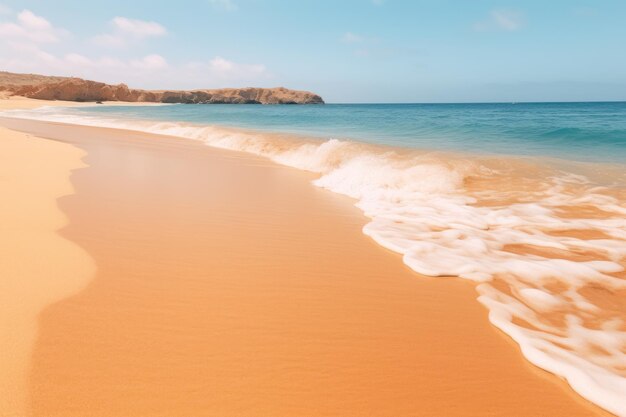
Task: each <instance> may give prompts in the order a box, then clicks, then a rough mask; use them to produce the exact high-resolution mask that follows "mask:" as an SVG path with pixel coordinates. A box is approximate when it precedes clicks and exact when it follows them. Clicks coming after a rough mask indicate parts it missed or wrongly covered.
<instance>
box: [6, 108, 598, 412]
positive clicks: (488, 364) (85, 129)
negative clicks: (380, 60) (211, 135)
mask: <svg viewBox="0 0 626 417" xmlns="http://www.w3.org/2000/svg"><path fill="white" fill-rule="evenodd" d="M0 103H2V104H4V103H12V104H10V105H11V106H13V107H14V108H16V107H18V106H19V104H16V103H18V101H14V100H7V101H0ZM28 103H32V101H29V102H28ZM35 103H36V104H38V102H35ZM45 104H46V105H47V104H49V103H48V102H46V103H45ZM25 105H29V106H30V105H31V104H25ZM7 106H9V104H7ZM33 106H34V104H33ZM0 125H1V126H4V127H3V128H2V131H1V136H0V146H1V147H2V151H1V152H0V155H2V157H3V158H5V159H6V161H5V160H3V164H2V169H3V171H2V179H3V181H2V183H1V184H2V187H3V188H2V191H1V192H2V193H3V194H4V195H7V196H9V197H8V198H7V199H6V200H5V201H10V202H11V203H10V204H5V205H4V207H3V212H2V221H3V223H2V224H3V230H4V229H6V230H9V229H14V232H13V233H12V234H7V233H4V232H3V237H2V239H3V242H2V245H3V248H6V249H3V250H5V253H8V256H7V257H6V258H5V259H7V260H11V262H8V261H7V262H3V263H2V265H1V267H2V275H3V276H10V277H13V278H14V279H12V280H10V281H8V282H9V283H10V284H9V285H10V290H11V291H12V292H9V293H7V292H5V291H2V293H3V296H6V300H4V299H3V303H2V305H3V308H5V309H6V311H7V312H9V314H10V315H4V314H3V318H5V317H9V318H10V320H8V321H6V322H4V323H3V333H4V332H5V331H6V332H7V333H8V334H11V335H14V336H15V341H14V342H13V341H12V342H10V343H11V344H10V347H11V348H12V349H13V351H14V352H16V353H15V354H14V355H12V356H8V357H7V356H3V359H1V361H2V362H1V363H0V366H1V367H2V369H3V370H4V369H9V370H10V371H11V372H10V373H8V372H2V375H14V376H12V377H11V378H10V379H8V378H4V379H3V380H2V386H3V388H2V393H3V394H4V393H8V395H2V396H1V397H2V398H4V399H5V400H3V401H2V403H1V407H2V408H1V409H0V412H1V413H2V414H3V415H9V416H11V415H15V416H21V415H25V416H64V417H65V416H67V417H71V416H85V415H93V416H121V415H124V416H148V415H149V416H187V415H206V416H216V415H223V416H294V415H298V416H364V415H371V416H424V415H431V416H437V415H446V416H457V415H458V416H489V415H491V416H502V415H507V416H529V415H546V416H549V415H568V416H589V415H598V416H601V415H609V414H608V413H606V412H605V411H603V410H601V409H600V408H599V407H597V406H596V405H593V404H592V403H590V402H589V401H587V400H585V399H583V398H582V397H580V396H579V395H578V394H576V393H575V392H574V391H573V390H572V389H571V388H570V387H569V386H568V385H567V384H566V383H565V382H564V381H562V380H561V379H559V378H557V377H555V376H554V375H552V374H550V373H548V372H545V371H543V370H541V369H539V368H537V367H535V366H533V365H532V364H530V363H529V362H528V361H526V360H525V359H524V357H523V355H522V353H521V352H520V348H519V346H518V345H517V344H516V343H514V342H513V341H512V340H511V339H510V338H509V336H507V335H505V334H504V333H502V332H501V331H500V330H498V329H497V328H496V327H494V326H492V325H491V324H490V322H489V319H488V310H487V309H486V308H484V307H483V306H482V305H481V304H480V303H478V302H476V289H475V288H476V284H475V283H473V282H470V281H467V280H463V279H460V278H452V277H449V278H445V279H441V278H432V277H426V276H423V275H419V274H417V273H415V272H414V271H412V270H411V269H410V268H409V267H407V266H406V265H405V264H404V263H403V262H402V257H401V256H400V255H399V254H397V253H393V252H392V251H389V250H387V249H384V248H382V247H381V246H379V245H377V244H376V243H375V242H374V240H372V239H371V238H370V237H368V236H366V235H365V234H363V227H364V226H365V225H366V224H367V223H368V219H367V218H366V217H365V216H364V215H363V213H362V212H361V211H360V210H359V209H357V208H356V207H354V200H353V199H352V198H349V197H347V196H344V195H339V194H335V193H332V192H330V191H328V190H325V189H322V188H318V187H315V186H314V185H313V184H312V183H311V182H312V181H313V180H315V179H316V178H317V177H318V174H315V173H311V172H304V171H299V170H296V169H293V168H290V167H287V166H281V165H278V164H276V163H273V162H271V161H269V160H268V159H266V158H262V157H260V156H255V155H251V154H244V153H241V152H236V151H231V150H223V149H215V148H210V147H207V146H205V145H204V144H203V143H202V142H198V141H192V140H188V139H181V138H175V137H170V136H156V135H153V134H150V133H144V132H136V131H129V130H121V129H110V128H102V127H92V126H75V125H69V124H62V123H52V122H43V121H33V120H28V121H27V120H9V119H1V120H0ZM9 129H10V130H9ZM20 132H26V133H20ZM5 162H6V163H5ZM9 162H10V164H9ZM34 167H36V169H34ZM17 178H20V179H21V181H22V182H16V179H17ZM19 222H21V223H19ZM17 225H21V226H19V227H16V226H17ZM31 232H32V234H28V233H31ZM30 236H32V237H30ZM20 239H22V240H24V245H15V244H14V242H16V241H21V240H20ZM33 259H36V260H37V261H38V262H37V263H35V262H33ZM26 265H35V267H33V270H32V271H31V270H24V269H23V268H24V267H25V266H26ZM4 283H5V282H3V284H4ZM51 287H54V288H52V289H49V288H51ZM43 289H45V291H42V290H43ZM42 293H44V294H43V295H45V296H42ZM12 294H16V295H15V296H13V295H12ZM14 317H15V318H19V320H16V319H13V318H14ZM14 378H15V379H14ZM13 380H15V381H18V382H19V383H15V384H13V383H12V381H13ZM7 398H8V399H9V400H8V401H7V400H6V399H7Z"/></svg>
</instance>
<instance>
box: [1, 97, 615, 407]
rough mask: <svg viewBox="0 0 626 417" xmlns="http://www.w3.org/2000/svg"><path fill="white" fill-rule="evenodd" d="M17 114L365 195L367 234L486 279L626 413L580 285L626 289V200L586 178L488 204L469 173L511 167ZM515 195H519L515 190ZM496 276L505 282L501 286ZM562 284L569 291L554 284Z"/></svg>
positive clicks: (561, 176) (54, 113)
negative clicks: (263, 162) (206, 151)
mask: <svg viewBox="0 0 626 417" xmlns="http://www.w3.org/2000/svg"><path fill="white" fill-rule="evenodd" d="M8 113H9V112H5V113H4V115H5V116H6V115H8ZM11 115H12V116H13V117H26V118H37V119H42V120H52V121H60V122H69V123H77V124H87V125H96V126H107V127H116V128H125V129H135V130H141V131H146V132H151V133H157V134H162V135H172V136H180V137H185V138H190V139H195V140H201V141H204V142H205V143H206V144H207V145H211V146H215V147H220V148H226V149H233V150H238V151H245V152H251V153H254V154H257V155H261V156H265V157H268V158H270V159H271V160H273V161H276V162H278V163H281V164H284V165H288V166H292V167H295V168H299V169H303V170H307V171H312V172H317V173H319V174H320V176H319V178H318V179H316V180H315V181H314V183H315V185H317V186H319V187H322V188H325V189H328V190H331V191H333V192H337V193H340V194H344V195H347V196H350V197H352V198H354V199H356V200H357V203H356V204H357V206H358V207H359V208H360V209H361V210H363V212H364V213H365V215H366V216H367V217H369V219H370V221H369V223H368V224H367V225H366V226H365V227H364V233H365V234H367V235H368V236H371V237H372V239H374V240H375V241H376V242H378V243H379V244H380V245H382V246H384V247H386V248H388V249H390V250H393V251H396V252H398V253H401V254H402V255H403V260H404V262H405V263H406V264H407V265H408V266H409V267H411V268H412V269H413V270H415V271H416V272H418V273H421V274H424V275H430V276H458V277H461V278H465V279H469V280H473V281H476V282H479V283H480V285H478V286H477V290H478V293H479V301H480V302H481V303H482V304H484V305H485V306H486V307H487V308H488V309H489V319H490V321H491V323H493V324H494V325H495V326H496V327H498V328H499V329H501V330H502V331H504V332H505V333H506V334H508V335H509V336H510V337H512V338H513V339H514V340H515V341H516V342H517V343H518V344H519V345H520V347H521V350H522V352H523V354H524V356H525V357H526V358H527V359H528V360H529V361H530V362H532V363H533V364H535V365H537V366H539V367H541V368H543V369H545V370H547V371H549V372H552V373H554V374H556V375H558V376H560V377H562V378H564V379H566V380H567V382H568V383H569V384H570V385H571V387H572V388H573V389H574V390H575V391H577V392H578V393H579V394H580V395H582V396H583V397H585V398H587V399H588V400H590V401H592V402H594V403H596V404H597V405H599V406H601V407H603V408H604V409H606V410H608V411H610V412H612V413H615V414H617V415H620V416H626V369H625V368H626V353H625V352H626V332H625V331H624V330H623V329H624V323H622V321H621V319H620V318H619V317H616V316H615V315H614V314H613V315H612V314H611V312H610V311H603V310H602V308H601V306H597V305H595V304H593V302H591V301H590V300H588V299H586V298H585V297H583V296H582V295H581V293H580V290H581V289H582V288H584V287H586V286H599V287H601V288H605V289H607V290H609V291H614V290H619V289H624V288H626V282H625V281H624V280H622V279H620V278H617V277H616V276H614V275H612V274H613V273H615V272H620V271H622V270H623V266H622V264H623V262H624V258H625V257H626V218H625V215H626V207H625V206H624V202H623V201H620V200H618V199H617V198H615V197H614V196H611V195H609V194H610V193H606V192H605V191H607V190H606V189H604V188H602V187H596V186H594V185H593V184H590V183H589V181H588V180H587V179H586V178H585V177H583V176H580V175H575V174H571V173H556V172H555V173H554V175H553V176H552V177H547V178H544V179H543V180H542V181H538V182H537V188H535V189H533V193H532V196H533V198H532V199H531V201H528V200H529V199H528V198H526V199H525V200H524V199H521V200H520V201H518V202H516V203H511V204H496V205H493V206H479V205H476V204H475V203H476V202H477V199H489V198H492V197H493V198H495V197H498V193H501V192H502V190H498V189H488V188H487V189H483V190H481V191H480V192H476V193H474V194H472V193H471V192H468V190H467V189H466V188H465V181H466V180H467V179H468V178H471V177H481V178H490V177H493V178H494V179H497V178H499V176H502V175H506V174H503V173H501V172H497V171H494V170H493V169H491V168H489V167H486V166H484V165H482V164H481V163H479V162H477V161H476V160H470V159H463V158H458V157H441V156H436V155H431V154H428V153H417V152H414V153H410V152H407V153H398V152H393V151H391V150H381V149H376V148H372V147H368V146H365V145H362V144H358V143H355V142H349V141H340V140H335V139H331V140H328V141H325V142H310V141H302V142H299V141H283V142H277V141H276V140H275V138H268V137H267V136H265V135H262V134H254V133H246V132H236V131H232V130H224V129H219V128H215V127H211V126H193V125H185V124H180V123H171V122H147V121H129V120H119V119H103V118H94V117H91V116H82V115H81V116H78V115H73V114H63V113H59V110H55V109H45V110H40V111H35V112H33V111H29V112H12V114H11ZM506 191H507V193H508V194H509V195H513V196H515V195H516V192H515V190H506ZM517 195H518V196H519V195H520V194H519V192H518V193H517ZM580 205H585V206H591V207H594V208H596V209H599V210H603V211H604V212H606V213H608V215H607V216H605V217H604V218H597V217H596V218H593V217H585V216H584V215H580V216H577V217H571V216H570V217H563V216H559V215H558V214H559V211H560V210H561V209H562V208H563V207H577V206H580ZM567 230H585V231H592V232H600V233H602V234H604V235H606V236H607V237H606V238H602V239H583V238H577V237H555V236H554V235H552V234H551V232H559V231H567ZM507 245H526V246H532V247H534V248H538V249H541V250H545V251H550V250H554V251H557V253H565V254H572V255H573V254H575V253H579V252H581V251H585V252H586V253H589V254H592V255H589V256H592V259H586V258H585V260H576V259H577V258H576V257H575V256H562V257H558V256H543V255H540V254H537V252H535V253H514V252H513V251H509V250H506V249H507ZM539 253H541V252H539ZM495 279H497V280H498V282H499V285H502V284H504V285H505V286H506V290H501V289H498V288H501V287H499V286H496V285H494V280H495ZM555 282H557V283H558V284H559V286H560V287H562V288H564V290H563V291H561V292H555V291H554V290H553V291H550V290H549V288H550V284H551V283H552V284H554V283H555ZM550 312H556V313H559V312H561V313H562V316H563V317H564V320H563V323H562V324H560V325H555V324H554V323H553V322H551V321H549V320H546V316H545V315H546V314H547V313H550ZM590 319H592V320H595V322H599V323H600V324H599V325H598V326H597V327H598V328H596V329H592V328H589V327H587V326H586V325H585V322H586V320H590ZM522 323H527V325H523V324H522ZM594 347H595V348H594ZM598 347H599V348H601V349H598Z"/></svg>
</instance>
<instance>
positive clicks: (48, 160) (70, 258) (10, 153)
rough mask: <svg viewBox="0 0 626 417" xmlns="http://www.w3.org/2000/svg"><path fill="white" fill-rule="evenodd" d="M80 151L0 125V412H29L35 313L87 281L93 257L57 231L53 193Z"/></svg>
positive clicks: (66, 189) (62, 186)
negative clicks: (29, 377)
mask: <svg viewBox="0 0 626 417" xmlns="http://www.w3.org/2000/svg"><path fill="white" fill-rule="evenodd" d="M83 156H84V152H83V151H81V150H80V149H77V148H75V147H73V146H70V145H67V144H64V143H60V142H52V141H49V140H44V139H39V138H35V137H32V136H30V135H26V134H22V133H17V132H13V131H10V130H8V129H5V128H0V193H1V194H2V198H1V202H0V236H1V238H0V334H1V337H0V352H1V358H0V415H2V416H7V417H10V416H23V415H26V413H27V410H26V408H25V405H26V404H27V393H28V385H27V380H28V378H27V377H28V372H29V366H30V363H31V362H30V361H31V357H32V353H33V346H34V343H35V337H36V332H37V316H38V314H39V313H40V312H41V310H42V309H43V308H44V307H45V306H46V305H49V304H51V303H53V302H55V301H58V300H60V299H62V298H65V297H67V296H68V295H71V294H73V293H75V292H77V291H79V290H80V289H82V288H84V286H85V285H86V283H87V282H88V280H89V279H90V278H91V277H92V276H93V273H94V271H95V266H94V263H93V261H92V259H91V257H90V256H89V255H88V254H87V253H86V252H85V251H84V250H83V249H82V248H80V247H79V246H78V245H76V244H75V243H73V242H71V241H69V240H67V239H65V238H63V237H61V236H60V235H59V234H58V233H57V230H59V229H60V228H62V227H64V226H65V225H66V224H67V217H66V215H65V214H64V213H63V212H62V211H61V210H60V209H59V208H58V206H57V199H58V198H59V197H61V196H63V195H68V194H71V193H72V192H73V187H72V185H71V183H70V180H69V176H70V173H71V171H72V170H74V169H78V168H81V167H83V166H85V165H84V163H82V162H81V158H82V157H83Z"/></svg>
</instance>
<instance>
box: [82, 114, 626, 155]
mask: <svg viewBox="0 0 626 417" xmlns="http://www.w3.org/2000/svg"><path fill="white" fill-rule="evenodd" d="M75 111H77V112H78V113H84V114H85V115H92V116H98V115H101V116H106V117H122V118H128V117H130V118H135V119H145V120H160V121H171V122H188V123H194V124H217V125H221V126H231V127H244V128H249V129H256V130H264V131H273V132H286V133H295V134H300V135H307V136H316V137H319V138H322V139H329V138H334V139H347V140H358V141H364V142H367V143H374V144H381V145H391V146H399V147H411V148H422V149H437V150H448V151H463V152H478V153H499V154H509V155H535V156H536V155H541V156H551V157H555V158H564V159H572V160H578V161H596V162H616V163H623V164H626V102H604V103H602V102H598V103H496V104H490V103H486V104H326V105H311V106H258V105H237V106H232V105H223V104H217V105H210V106H195V105H173V106H160V107H109V106H99V107H84V108H79V109H76V110H75Z"/></svg>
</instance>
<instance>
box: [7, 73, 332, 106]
mask: <svg viewBox="0 0 626 417" xmlns="http://www.w3.org/2000/svg"><path fill="white" fill-rule="evenodd" d="M2 92H4V94H10V95H16V96H23V97H28V98H36V99H40V100H67V101H129V102H151V103H193V104H323V103H324V100H322V98H321V97H320V96H318V95H317V94H313V93H310V92H308V91H297V90H289V89H287V88H284V87H276V88H221V89H214V90H188V91H178V90H172V91H170V90H139V89H133V88H129V87H128V86H127V85H126V84H118V85H111V84H105V83H101V82H97V81H91V80H83V79H82V78H69V77H51V76H45V75H36V74H15V73H10V72H3V71H0V93H2Z"/></svg>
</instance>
